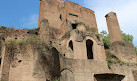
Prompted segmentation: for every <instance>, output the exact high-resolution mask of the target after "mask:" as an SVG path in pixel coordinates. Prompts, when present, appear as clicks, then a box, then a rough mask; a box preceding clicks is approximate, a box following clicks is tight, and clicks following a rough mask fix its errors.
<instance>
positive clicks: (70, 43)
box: [69, 40, 73, 51]
mask: <svg viewBox="0 0 137 81" xmlns="http://www.w3.org/2000/svg"><path fill="white" fill-rule="evenodd" d="M69 47H70V48H71V50H72V51H73V42H72V40H71V41H70V42H69Z"/></svg>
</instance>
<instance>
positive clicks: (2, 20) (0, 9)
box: [0, 0, 137, 46]
mask: <svg viewBox="0 0 137 81" xmlns="http://www.w3.org/2000/svg"><path fill="white" fill-rule="evenodd" d="M69 1H72V2H75V3H78V4H80V5H82V6H84V7H87V8H89V9H92V10H94V11H95V15H96V18H97V24H98V28H99V31H102V30H106V31H107V24H106V20H105V17H104V16H105V15H106V14H107V13H109V12H111V11H114V12H116V13H117V16H118V20H119V24H120V28H121V30H122V31H123V32H125V33H127V34H131V35H133V36H134V45H135V46H137V9H136V8H137V0H69ZM39 2H40V1H39V0H0V26H7V27H19V28H30V29H31V28H37V24H38V14H39Z"/></svg>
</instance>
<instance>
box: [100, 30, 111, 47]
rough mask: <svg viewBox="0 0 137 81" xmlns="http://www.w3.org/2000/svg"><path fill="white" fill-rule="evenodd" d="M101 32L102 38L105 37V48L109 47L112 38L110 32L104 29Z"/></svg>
mask: <svg viewBox="0 0 137 81" xmlns="http://www.w3.org/2000/svg"><path fill="white" fill-rule="evenodd" d="M100 34H101V36H102V38H103V42H104V47H105V49H109V46H110V39H109V35H108V33H107V32H106V31H105V30H103V31H102V32H101V33H100Z"/></svg>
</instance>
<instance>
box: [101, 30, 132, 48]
mask: <svg viewBox="0 0 137 81" xmlns="http://www.w3.org/2000/svg"><path fill="white" fill-rule="evenodd" d="M100 34H101V35H102V38H103V42H104V47H105V49H109V47H110V39H109V35H108V33H107V32H106V31H104V30H103V31H102V32H100ZM122 36H123V40H124V41H125V42H128V43H131V44H133V39H134V37H133V36H132V35H130V34H126V33H123V32H122Z"/></svg>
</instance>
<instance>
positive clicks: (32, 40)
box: [3, 35, 38, 45]
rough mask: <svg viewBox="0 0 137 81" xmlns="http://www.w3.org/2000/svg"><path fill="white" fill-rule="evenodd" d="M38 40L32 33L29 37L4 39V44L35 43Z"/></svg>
mask: <svg viewBox="0 0 137 81" xmlns="http://www.w3.org/2000/svg"><path fill="white" fill-rule="evenodd" d="M37 42H38V39H37V37H36V36H34V35H30V36H29V37H28V38H27V39H22V40H17V41H16V40H8V41H4V42H3V44H4V45H27V44H35V43H37Z"/></svg>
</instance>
